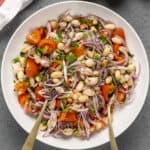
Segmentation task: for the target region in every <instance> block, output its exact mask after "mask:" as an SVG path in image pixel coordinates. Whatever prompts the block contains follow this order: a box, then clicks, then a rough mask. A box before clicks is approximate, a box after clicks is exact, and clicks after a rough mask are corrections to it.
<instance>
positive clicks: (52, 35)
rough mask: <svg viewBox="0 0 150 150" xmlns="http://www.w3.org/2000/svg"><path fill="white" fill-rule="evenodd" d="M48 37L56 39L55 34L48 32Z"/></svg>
mask: <svg viewBox="0 0 150 150" xmlns="http://www.w3.org/2000/svg"><path fill="white" fill-rule="evenodd" d="M48 35H49V36H50V37H51V38H53V39H55V38H56V37H57V34H56V33H55V32H50V33H48Z"/></svg>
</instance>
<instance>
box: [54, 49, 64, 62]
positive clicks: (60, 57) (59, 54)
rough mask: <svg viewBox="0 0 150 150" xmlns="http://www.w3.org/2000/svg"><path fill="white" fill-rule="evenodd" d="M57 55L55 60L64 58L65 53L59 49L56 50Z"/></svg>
mask: <svg viewBox="0 0 150 150" xmlns="http://www.w3.org/2000/svg"><path fill="white" fill-rule="evenodd" d="M56 53H57V56H56V60H63V59H65V54H64V53H63V52H61V51H59V50H57V51H56Z"/></svg>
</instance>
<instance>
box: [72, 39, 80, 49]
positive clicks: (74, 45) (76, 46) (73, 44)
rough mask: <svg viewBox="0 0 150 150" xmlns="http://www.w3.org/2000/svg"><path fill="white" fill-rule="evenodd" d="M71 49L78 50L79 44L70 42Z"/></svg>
mask: <svg viewBox="0 0 150 150" xmlns="http://www.w3.org/2000/svg"><path fill="white" fill-rule="evenodd" d="M71 47H74V48H78V47H79V44H78V43H77V42H75V41H72V42H71Z"/></svg>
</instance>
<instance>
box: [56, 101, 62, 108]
mask: <svg viewBox="0 0 150 150" xmlns="http://www.w3.org/2000/svg"><path fill="white" fill-rule="evenodd" d="M55 107H56V108H57V109H60V108H61V100H60V99H56V105H55Z"/></svg>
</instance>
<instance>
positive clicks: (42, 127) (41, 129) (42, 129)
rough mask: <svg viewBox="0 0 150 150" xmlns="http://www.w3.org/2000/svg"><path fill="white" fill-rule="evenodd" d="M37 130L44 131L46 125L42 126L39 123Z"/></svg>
mask: <svg viewBox="0 0 150 150" xmlns="http://www.w3.org/2000/svg"><path fill="white" fill-rule="evenodd" d="M39 129H40V131H45V130H46V129H47V126H46V125H43V124H42V123H41V124H40V127H39Z"/></svg>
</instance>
